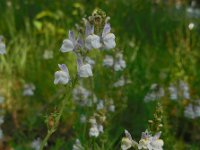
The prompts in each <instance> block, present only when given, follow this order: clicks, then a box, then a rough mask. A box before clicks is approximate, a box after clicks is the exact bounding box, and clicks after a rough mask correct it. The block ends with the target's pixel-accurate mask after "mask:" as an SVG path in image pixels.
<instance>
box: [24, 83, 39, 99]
mask: <svg viewBox="0 0 200 150" xmlns="http://www.w3.org/2000/svg"><path fill="white" fill-rule="evenodd" d="M35 89H36V88H35V85H34V84H32V83H29V84H25V85H24V91H23V95H24V96H33V95H34V90H35Z"/></svg>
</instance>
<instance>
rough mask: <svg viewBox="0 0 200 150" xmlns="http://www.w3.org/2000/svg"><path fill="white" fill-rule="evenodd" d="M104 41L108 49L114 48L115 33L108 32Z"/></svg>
mask: <svg viewBox="0 0 200 150" xmlns="http://www.w3.org/2000/svg"><path fill="white" fill-rule="evenodd" d="M103 43H104V46H105V48H106V49H112V48H114V47H115V46H116V43H115V35H114V34H113V33H108V34H107V35H106V36H105V37H103Z"/></svg>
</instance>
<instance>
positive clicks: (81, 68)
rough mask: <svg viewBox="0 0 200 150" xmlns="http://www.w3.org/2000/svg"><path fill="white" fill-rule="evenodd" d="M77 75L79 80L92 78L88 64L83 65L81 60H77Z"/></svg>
mask: <svg viewBox="0 0 200 150" xmlns="http://www.w3.org/2000/svg"><path fill="white" fill-rule="evenodd" d="M77 63H78V75H79V77H81V78H88V77H91V76H93V73H92V67H91V65H90V64H83V61H82V58H78V59H77Z"/></svg>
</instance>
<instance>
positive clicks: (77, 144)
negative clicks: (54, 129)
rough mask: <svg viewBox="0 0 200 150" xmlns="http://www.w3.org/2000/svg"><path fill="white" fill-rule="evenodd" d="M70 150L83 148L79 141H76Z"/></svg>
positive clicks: (82, 149)
mask: <svg viewBox="0 0 200 150" xmlns="http://www.w3.org/2000/svg"><path fill="white" fill-rule="evenodd" d="M72 150H84V147H83V146H82V144H81V142H80V140H79V139H76V142H75V144H74V145H73V148H72Z"/></svg>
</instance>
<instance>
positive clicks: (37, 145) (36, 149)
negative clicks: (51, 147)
mask: <svg viewBox="0 0 200 150" xmlns="http://www.w3.org/2000/svg"><path fill="white" fill-rule="evenodd" d="M40 144H41V139H40V138H37V139H35V140H34V141H33V142H32V143H31V148H33V149H34V150H40Z"/></svg>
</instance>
